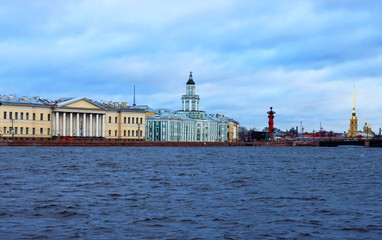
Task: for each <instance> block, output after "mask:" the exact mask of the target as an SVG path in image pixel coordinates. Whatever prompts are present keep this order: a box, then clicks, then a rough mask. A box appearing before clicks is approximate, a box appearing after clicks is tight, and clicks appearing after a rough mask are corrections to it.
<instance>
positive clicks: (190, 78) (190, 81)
mask: <svg viewBox="0 0 382 240" xmlns="http://www.w3.org/2000/svg"><path fill="white" fill-rule="evenodd" d="M187 85H195V82H194V80H193V79H192V72H190V76H189V77H188V81H187Z"/></svg>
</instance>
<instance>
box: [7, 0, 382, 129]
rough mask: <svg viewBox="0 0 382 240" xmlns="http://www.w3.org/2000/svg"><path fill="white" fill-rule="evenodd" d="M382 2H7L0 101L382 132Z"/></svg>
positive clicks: (246, 123)
mask: <svg viewBox="0 0 382 240" xmlns="http://www.w3.org/2000/svg"><path fill="white" fill-rule="evenodd" d="M381 12H382V1H379V0H367V1H365V0H359V1H356V0H320V1H315V0H311V1H310V0H304V1H303V0H256V1H249V0H245V1H244V0H242V1H241V0H209V1H205V0H203V1H202V0H193V1H187V0H185V1H176V0H161V1H154V0H147V1H142V0H33V1H25V0H12V1H8V0H0V94H2V95H8V94H16V95H17V96H19V97H22V96H29V97H33V96H40V97H42V98H47V99H57V98H60V97H87V98H90V99H93V100H105V101H118V102H128V103H129V104H130V105H132V104H133V91H134V90H133V89H134V85H135V86H136V101H137V102H136V103H137V104H146V105H149V106H150V107H152V108H154V109H157V108H166V109H172V110H180V109H181V95H182V94H185V90H186V85H185V84H186V82H187V80H188V76H189V72H190V71H192V72H193V77H194V81H195V83H196V93H197V94H199V95H200V98H201V101H200V108H201V109H202V110H204V111H206V112H207V113H211V114H214V113H220V114H224V115H226V116H228V117H231V118H234V119H236V120H237V121H239V122H240V124H241V125H242V126H245V127H247V128H256V129H260V130H261V129H263V128H264V127H266V126H267V124H268V123H267V121H268V119H267V111H269V107H271V106H272V107H273V109H274V111H275V112H276V115H275V127H277V128H279V129H281V130H287V129H290V128H292V127H296V126H299V127H300V125H302V126H303V127H304V129H305V131H309V132H311V131H313V130H315V131H318V130H319V129H320V124H321V126H322V127H323V129H324V130H327V131H330V130H332V131H336V132H344V131H346V132H347V131H348V128H349V118H350V116H351V110H352V105H353V101H352V99H353V88H354V86H355V92H356V109H357V116H358V120H359V128H360V129H361V128H362V126H363V125H364V123H365V122H368V123H369V124H371V126H372V128H373V130H374V131H375V132H376V133H378V131H379V128H380V127H382V68H381V66H382V27H381V24H382V14H380V13H381Z"/></svg>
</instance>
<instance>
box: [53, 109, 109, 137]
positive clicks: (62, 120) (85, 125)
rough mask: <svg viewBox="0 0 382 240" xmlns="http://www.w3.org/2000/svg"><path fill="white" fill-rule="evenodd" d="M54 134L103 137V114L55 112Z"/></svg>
mask: <svg viewBox="0 0 382 240" xmlns="http://www.w3.org/2000/svg"><path fill="white" fill-rule="evenodd" d="M53 129H54V134H55V135H56V136H68V137H73V136H77V137H105V114H103V113H84V112H58V111H57V112H55V113H54V121H53Z"/></svg>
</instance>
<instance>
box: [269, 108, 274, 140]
mask: <svg viewBox="0 0 382 240" xmlns="http://www.w3.org/2000/svg"><path fill="white" fill-rule="evenodd" d="M275 114H276V112H275V111H273V110H272V107H271V110H270V111H268V134H269V138H270V139H271V140H275V136H274V134H273V130H274V121H273V119H274V118H275V116H274V115H275Z"/></svg>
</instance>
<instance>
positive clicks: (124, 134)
mask: <svg viewBox="0 0 382 240" xmlns="http://www.w3.org/2000/svg"><path fill="white" fill-rule="evenodd" d="M125 120H126V118H125ZM123 136H124V137H126V130H123Z"/></svg>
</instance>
